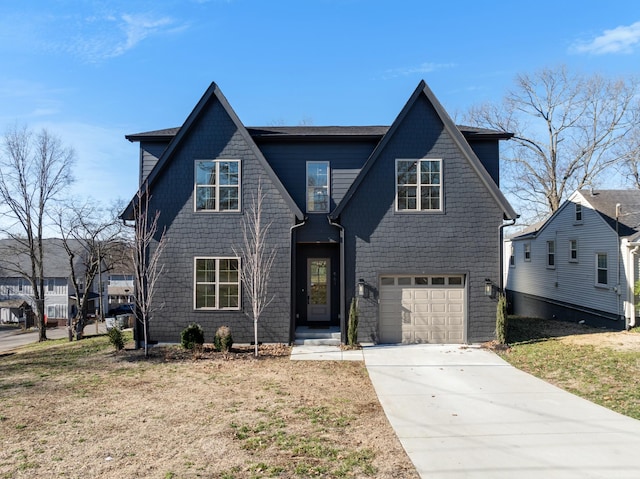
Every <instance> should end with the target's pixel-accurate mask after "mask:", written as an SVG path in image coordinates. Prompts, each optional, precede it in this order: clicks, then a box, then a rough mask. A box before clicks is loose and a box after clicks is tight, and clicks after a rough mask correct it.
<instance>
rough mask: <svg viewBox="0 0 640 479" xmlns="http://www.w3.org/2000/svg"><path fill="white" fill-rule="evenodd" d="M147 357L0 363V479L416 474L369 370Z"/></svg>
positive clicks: (55, 351) (61, 353)
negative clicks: (24, 478) (373, 385)
mask: <svg viewBox="0 0 640 479" xmlns="http://www.w3.org/2000/svg"><path fill="white" fill-rule="evenodd" d="M151 351H152V357H151V358H150V359H143V358H142V357H141V353H140V352H138V351H133V350H125V351H124V352H121V353H119V354H117V355H116V354H115V353H114V352H113V349H111V348H110V347H108V345H107V341H106V338H104V337H102V338H93V339H87V340H83V341H80V342H78V343H67V342H64V341H51V342H48V343H47V344H45V345H36V346H34V347H30V348H26V349H23V350H20V352H18V353H16V354H13V355H6V356H3V357H0V477H3V478H9V477H11V478H13V477H45V478H46V477H66V478H87V477H101V478H123V477H127V478H128V477H145V478H164V479H170V478H195V477H212V478H250V477H287V478H288V477H379V478H392V477H393V478H403V477H408V478H415V477H418V476H417V474H416V472H415V469H414V468H413V465H412V464H411V462H410V461H409V459H408V457H407V455H406V454H405V452H404V450H403V449H402V446H401V445H400V443H399V441H398V439H397V438H396V436H395V434H394V432H393V430H392V428H391V427H390V425H389V423H388V422H387V419H386V417H385V415H384V412H383V411H382V408H381V407H380V405H379V403H378V400H377V397H376V395H375V392H374V390H373V387H372V385H371V383H370V381H369V379H368V376H367V373H366V369H365V368H364V365H363V364H362V363H359V362H357V363H352V362H309V361H300V362H298V361H290V360H289V357H288V348H285V347H279V348H273V347H272V348H264V349H263V356H262V357H261V358H260V359H258V360H255V359H253V358H252V356H251V351H249V350H235V352H232V353H231V354H228V355H221V354H220V353H213V352H212V351H211V349H210V348H205V350H204V351H201V352H198V353H196V354H195V358H196V359H194V355H193V354H192V353H185V352H182V351H181V350H180V349H178V348H173V347H172V348H153V349H152V350H151Z"/></svg>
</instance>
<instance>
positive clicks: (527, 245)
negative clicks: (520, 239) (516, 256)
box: [522, 243, 531, 263]
mask: <svg viewBox="0 0 640 479" xmlns="http://www.w3.org/2000/svg"><path fill="white" fill-rule="evenodd" d="M527 252H528V253H529V257H527ZM522 256H523V260H524V261H526V262H527V263H530V262H531V243H524V244H523V246H522Z"/></svg>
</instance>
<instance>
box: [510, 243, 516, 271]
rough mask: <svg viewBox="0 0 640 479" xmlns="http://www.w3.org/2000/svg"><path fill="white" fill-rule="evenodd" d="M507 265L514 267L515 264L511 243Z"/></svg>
mask: <svg viewBox="0 0 640 479" xmlns="http://www.w3.org/2000/svg"><path fill="white" fill-rule="evenodd" d="M509 266H511V267H512V268H515V266H516V255H515V251H514V247H513V244H512V245H511V248H510V251H509Z"/></svg>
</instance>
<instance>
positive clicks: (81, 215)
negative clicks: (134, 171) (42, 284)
mask: <svg viewBox="0 0 640 479" xmlns="http://www.w3.org/2000/svg"><path fill="white" fill-rule="evenodd" d="M56 224H57V226H58V229H59V232H60V236H61V238H62V244H63V247H64V249H65V251H66V253H67V256H68V259H69V269H70V271H71V281H72V283H73V288H74V290H75V297H76V301H77V304H78V308H77V316H76V317H75V318H73V323H72V324H69V340H71V339H72V331H73V330H75V331H76V332H81V331H82V330H83V329H84V326H85V324H86V321H87V316H88V313H89V302H90V301H91V299H92V298H90V293H91V290H92V285H93V283H94V280H95V279H96V277H98V276H99V275H101V274H102V273H103V272H106V271H108V270H109V268H110V263H111V262H112V259H113V258H114V256H117V255H118V254H119V253H120V252H121V251H122V247H121V245H122V243H123V241H124V237H123V225H122V223H121V222H120V220H119V218H118V215H117V211H116V210H115V208H114V209H112V210H111V211H105V210H104V209H103V208H101V207H100V206H98V205H97V204H96V203H95V202H93V201H87V202H85V203H83V204H78V203H74V202H71V201H70V202H69V203H67V204H65V205H63V208H61V209H60V210H59V211H58V214H57V217H56ZM100 286H101V285H100ZM99 288H100V287H99ZM98 294H99V295H100V297H102V291H98ZM100 314H102V315H104V311H102V309H101V310H100ZM79 337H80V336H79V335H78V338H79Z"/></svg>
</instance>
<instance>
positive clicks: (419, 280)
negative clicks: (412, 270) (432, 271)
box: [415, 276, 429, 284]
mask: <svg viewBox="0 0 640 479" xmlns="http://www.w3.org/2000/svg"><path fill="white" fill-rule="evenodd" d="M415 281H416V284H429V278H428V277H426V276H418V277H417V278H416V280H415Z"/></svg>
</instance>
